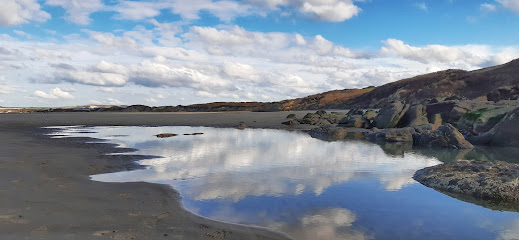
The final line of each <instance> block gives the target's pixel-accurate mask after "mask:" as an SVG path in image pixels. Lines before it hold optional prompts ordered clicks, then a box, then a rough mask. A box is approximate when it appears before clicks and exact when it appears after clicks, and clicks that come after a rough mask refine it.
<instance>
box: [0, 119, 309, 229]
mask: <svg viewBox="0 0 519 240" xmlns="http://www.w3.org/2000/svg"><path fill="white" fill-rule="evenodd" d="M304 113H306V112H301V113H298V114H299V115H304ZM287 114H288V113H286V112H282V113H218V114H214V113H199V114H174V113H155V114H152V113H144V114H139V113H46V114H44V113H34V114H9V115H1V116H0V139H1V142H2V144H0V152H1V153H2V154H1V155H0V239H98V238H99V239H288V237H287V236H285V235H283V234H281V233H276V232H273V231H270V230H266V229H262V228H255V227H247V226H241V225H234V224H228V223H222V222H217V221H212V220H208V219H205V218H202V217H199V216H196V215H194V214H192V213H190V212H188V211H187V210H185V209H183V207H182V206H181V203H180V201H179V200H180V196H179V194H178V192H176V191H175V190H173V189H171V188H170V187H169V186H166V185H160V184H152V183H144V182H134V183H103V182H95V181H91V180H90V179H89V175H91V174H97V173H107V172H115V171H123V170H130V169H138V168H142V166H140V165H138V164H136V163H135V161H136V160H139V159H143V158H146V157H150V156H139V155H131V156H121V155H104V154H106V153H111V152H119V151H123V152H124V151H131V149H115V148H114V145H113V144H107V143H103V142H99V141H96V142H91V143H86V141H88V139H67V138H64V139H49V138H47V137H45V136H42V135H41V134H40V133H41V132H42V131H49V130H45V129H43V130H42V129H40V127H43V126H66V125H89V126H115V125H126V126H129V125H133V126H140V125H157V126H174V125H177V126H178V125H184V126H213V127H233V126H235V125H236V124H237V123H239V122H245V124H246V125H247V126H249V127H255V128H283V127H284V126H283V125H281V122H282V120H283V119H284V118H285V116H286V115H287ZM38 134H40V135H38ZM90 140H91V139H90Z"/></svg>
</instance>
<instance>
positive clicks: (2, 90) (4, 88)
mask: <svg viewBox="0 0 519 240" xmlns="http://www.w3.org/2000/svg"><path fill="white" fill-rule="evenodd" d="M14 90H15V89H14V88H12V87H9V86H6V85H0V94H9V93H11V92H13V91H14Z"/></svg>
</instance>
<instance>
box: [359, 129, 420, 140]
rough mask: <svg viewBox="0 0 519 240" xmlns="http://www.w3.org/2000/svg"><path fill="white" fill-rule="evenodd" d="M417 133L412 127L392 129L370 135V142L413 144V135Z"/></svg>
mask: <svg viewBox="0 0 519 240" xmlns="http://www.w3.org/2000/svg"><path fill="white" fill-rule="evenodd" d="M415 133H416V131H415V129H414V128H412V127H406V128H391V129H385V130H382V131H380V132H374V133H371V134H369V135H368V140H370V141H375V142H411V143H412V142H413V134H415Z"/></svg>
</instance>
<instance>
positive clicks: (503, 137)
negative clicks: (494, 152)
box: [489, 107, 519, 146]
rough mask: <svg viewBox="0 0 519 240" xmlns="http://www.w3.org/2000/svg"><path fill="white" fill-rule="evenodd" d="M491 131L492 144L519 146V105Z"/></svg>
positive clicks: (490, 142)
mask: <svg viewBox="0 0 519 240" xmlns="http://www.w3.org/2000/svg"><path fill="white" fill-rule="evenodd" d="M489 132H490V134H491V135H492V137H491V139H490V141H489V144H490V145H493V146H519V107H518V108H516V109H514V110H513V111H511V112H509V113H507V114H506V115H505V116H504V117H503V119H502V120H501V121H500V122H499V123H497V124H496V125H495V126H494V128H492V130H490V131H489Z"/></svg>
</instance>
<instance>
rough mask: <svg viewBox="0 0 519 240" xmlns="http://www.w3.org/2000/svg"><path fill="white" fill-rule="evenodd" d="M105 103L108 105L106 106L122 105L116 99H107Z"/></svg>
mask: <svg viewBox="0 0 519 240" xmlns="http://www.w3.org/2000/svg"><path fill="white" fill-rule="evenodd" d="M106 103H108V105H123V104H124V103H123V102H121V101H119V100H117V99H114V98H107V99H106Z"/></svg>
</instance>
